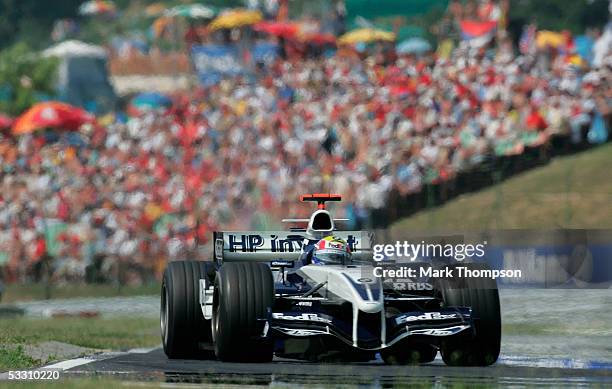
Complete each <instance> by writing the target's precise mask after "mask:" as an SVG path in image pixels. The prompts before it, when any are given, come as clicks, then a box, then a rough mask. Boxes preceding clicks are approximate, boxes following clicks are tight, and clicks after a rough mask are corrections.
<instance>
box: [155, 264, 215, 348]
mask: <svg viewBox="0 0 612 389" xmlns="http://www.w3.org/2000/svg"><path fill="white" fill-rule="evenodd" d="M211 273H213V274H214V264H213V263H212V262H200V261H176V262H170V263H169V264H168V267H167V268H166V270H165V272H164V278H163V280H162V287H161V314H160V324H161V336H162V344H163V346H164V352H165V353H166V355H167V356H168V358H207V357H210V356H212V353H210V352H209V353H207V352H204V351H200V348H199V344H200V343H209V344H210V343H211V342H212V335H211V320H206V319H204V315H203V314H202V309H201V307H200V298H199V296H200V279H209V280H211V281H212V279H211V276H210V275H211Z"/></svg>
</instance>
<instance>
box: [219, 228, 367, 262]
mask: <svg viewBox="0 0 612 389" xmlns="http://www.w3.org/2000/svg"><path fill="white" fill-rule="evenodd" d="M333 235H334V236H337V237H339V238H342V239H344V240H345V241H346V242H347V244H348V245H349V247H350V249H351V252H352V253H353V257H354V258H355V259H357V260H364V261H365V260H370V259H371V258H372V241H373V234H372V233H371V232H368V231H334V232H333ZM213 236H214V240H215V245H214V257H215V261H217V262H218V263H221V262H223V261H271V260H277V259H284V260H297V259H299V257H300V254H301V253H302V247H303V246H304V245H307V244H309V243H314V242H315V241H317V240H318V239H311V238H309V237H308V235H307V234H306V233H305V232H293V231H289V232H287V231H223V232H215V233H214V235H213Z"/></svg>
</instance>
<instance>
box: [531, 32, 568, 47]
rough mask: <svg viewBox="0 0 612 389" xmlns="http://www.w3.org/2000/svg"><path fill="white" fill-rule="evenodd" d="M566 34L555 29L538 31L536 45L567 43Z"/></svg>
mask: <svg viewBox="0 0 612 389" xmlns="http://www.w3.org/2000/svg"><path fill="white" fill-rule="evenodd" d="M565 40H566V39H565V36H563V34H561V33H559V32H553V31H538V35H537V36H536V45H537V46H538V47H546V46H550V47H559V46H561V45H562V44H564V43H565Z"/></svg>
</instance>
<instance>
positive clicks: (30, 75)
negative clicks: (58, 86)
mask: <svg viewBox="0 0 612 389" xmlns="http://www.w3.org/2000/svg"><path fill="white" fill-rule="evenodd" d="M56 75H57V60H56V59H52V58H41V57H40V55H39V54H38V53H36V52H33V51H32V50H31V49H30V48H29V47H28V46H27V45H26V44H24V43H18V44H16V45H14V46H11V47H9V48H7V49H5V50H2V51H1V52H0V89H1V90H2V98H1V99H0V112H6V113H8V114H11V115H18V114H20V113H21V112H23V111H24V110H25V109H27V108H29V107H30V106H32V104H34V103H36V102H38V101H39V100H41V99H42V98H43V97H45V96H51V95H53V94H54V88H55V79H56Z"/></svg>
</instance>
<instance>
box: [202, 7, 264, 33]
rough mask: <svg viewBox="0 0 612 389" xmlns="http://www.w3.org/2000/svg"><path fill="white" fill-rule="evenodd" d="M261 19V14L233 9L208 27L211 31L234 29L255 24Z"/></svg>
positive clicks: (218, 17) (222, 14)
mask: <svg viewBox="0 0 612 389" xmlns="http://www.w3.org/2000/svg"><path fill="white" fill-rule="evenodd" d="M262 19H263V17H262V15H261V12H259V11H249V10H246V9H233V10H229V11H226V12H223V13H221V15H219V16H217V17H216V18H215V19H214V20H213V21H212V22H210V25H209V27H210V28H211V29H212V30H218V29H220V28H236V27H242V26H248V25H250V24H255V23H257V22H259V21H261V20H262Z"/></svg>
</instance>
